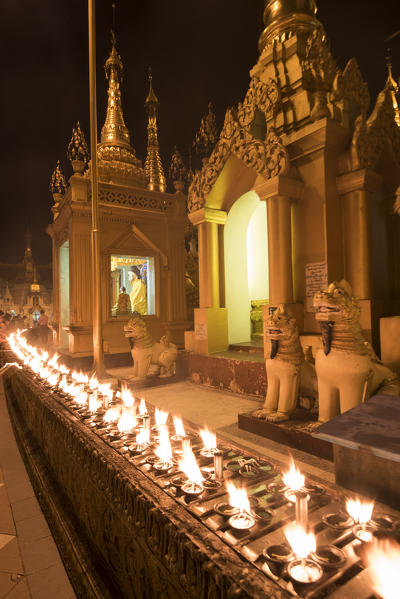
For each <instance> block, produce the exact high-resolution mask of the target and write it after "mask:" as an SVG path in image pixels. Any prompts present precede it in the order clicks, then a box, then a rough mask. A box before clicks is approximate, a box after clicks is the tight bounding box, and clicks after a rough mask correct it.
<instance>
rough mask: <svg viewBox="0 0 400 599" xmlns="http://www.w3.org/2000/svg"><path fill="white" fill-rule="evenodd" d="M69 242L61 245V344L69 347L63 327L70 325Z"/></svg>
mask: <svg viewBox="0 0 400 599" xmlns="http://www.w3.org/2000/svg"><path fill="white" fill-rule="evenodd" d="M69 323H70V322H69V242H68V241H66V242H65V243H64V244H63V245H62V246H61V247H60V346H61V347H68V333H67V332H66V331H64V329H63V327H64V326H67V325H69Z"/></svg>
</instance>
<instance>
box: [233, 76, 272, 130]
mask: <svg viewBox="0 0 400 599" xmlns="http://www.w3.org/2000/svg"><path fill="white" fill-rule="evenodd" d="M280 99H281V93H280V89H279V85H278V82H277V81H276V79H272V78H271V77H270V78H269V79H268V80H267V82H266V83H263V82H262V81H261V80H260V79H259V78H258V77H253V78H252V80H251V82H250V87H249V89H248V91H247V94H246V96H245V99H244V101H243V102H240V103H239V105H238V114H237V116H238V121H239V123H240V124H241V126H242V127H244V128H245V129H248V128H249V127H250V126H251V125H252V123H253V121H254V117H255V112H256V109H257V108H258V109H259V110H261V111H262V112H263V113H264V115H265V120H266V121H268V120H269V119H270V118H271V117H272V116H274V114H275V112H276V110H277V107H278V105H279V102H280Z"/></svg>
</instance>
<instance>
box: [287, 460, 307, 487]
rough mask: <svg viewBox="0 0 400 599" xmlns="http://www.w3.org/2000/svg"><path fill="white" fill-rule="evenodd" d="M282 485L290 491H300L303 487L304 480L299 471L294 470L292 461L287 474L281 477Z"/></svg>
mask: <svg viewBox="0 0 400 599" xmlns="http://www.w3.org/2000/svg"><path fill="white" fill-rule="evenodd" d="M282 480H283V482H284V484H285V485H286V486H287V487H289V489H291V490H292V491H300V489H302V488H303V487H304V483H305V478H304V476H303V475H302V474H301V473H300V470H298V468H296V466H295V463H294V462H293V459H292V461H291V464H290V468H289V470H288V472H285V473H284V474H283V476H282Z"/></svg>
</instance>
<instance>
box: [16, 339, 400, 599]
mask: <svg viewBox="0 0 400 599" xmlns="http://www.w3.org/2000/svg"><path fill="white" fill-rule="evenodd" d="M8 340H9V344H10V347H11V349H12V351H13V352H14V353H15V354H16V355H17V356H18V358H19V359H20V360H21V361H22V362H23V363H24V365H25V366H27V367H29V368H30V369H31V370H32V371H33V372H34V373H35V374H37V375H38V376H39V377H40V378H42V379H43V380H44V381H46V382H47V383H48V384H49V385H50V386H52V387H54V388H58V389H59V390H61V391H62V392H63V393H64V394H66V395H69V396H70V397H71V398H72V399H73V400H74V401H75V402H76V403H77V405H78V406H80V407H82V408H84V409H86V410H87V411H88V412H90V413H91V414H93V415H95V414H96V412H97V411H98V410H100V409H101V408H102V409H103V410H105V413H104V416H103V419H104V422H105V424H106V425H112V424H116V427H117V429H118V431H119V433H120V434H121V436H123V435H130V434H131V433H132V432H133V431H134V430H135V429H136V431H137V433H136V449H137V451H138V452H142V451H145V450H146V449H147V448H148V447H149V446H150V439H151V436H150V435H151V430H150V416H149V414H148V412H147V407H146V403H145V401H144V399H142V400H141V401H140V403H139V407H138V409H139V417H140V419H141V423H142V424H141V426H140V427H139V426H138V424H139V423H138V417H137V410H136V402H135V398H134V396H133V395H132V393H131V391H130V390H129V389H128V388H123V389H122V390H121V391H120V392H119V391H117V392H115V391H114V390H113V389H112V388H111V385H110V384H102V383H100V382H99V381H98V380H97V379H96V377H95V376H92V377H91V378H89V377H88V375H86V374H83V373H78V372H76V371H70V370H69V369H68V368H67V367H66V366H65V365H63V364H60V363H59V357H58V356H57V354H54V355H53V356H52V357H51V358H50V356H49V354H48V353H47V352H45V351H39V350H37V349H36V348H35V347H33V346H31V345H29V344H28V343H27V341H26V339H25V338H24V336H23V335H22V331H17V332H16V333H12V334H11V335H10V336H9V339H8ZM115 400H116V401H119V402H120V403H119V404H118V405H112V404H113V402H114V401H115ZM154 416H155V428H156V430H157V434H158V445H157V446H156V447H155V449H154V454H155V456H156V457H157V461H155V462H154V464H153V466H154V468H155V469H156V470H160V471H167V470H169V469H170V468H171V467H172V466H173V451H172V446H171V439H172V441H181V442H182V449H181V452H180V457H179V459H178V468H179V471H180V472H182V473H183V474H184V475H185V476H186V478H187V481H186V482H185V483H184V484H183V485H182V490H183V492H184V493H187V494H189V495H192V496H197V495H200V494H201V493H202V492H203V491H204V486H203V483H204V476H203V473H202V471H201V469H200V467H199V465H198V463H197V461H196V457H195V455H194V453H193V451H192V448H191V443H190V438H189V437H188V436H187V434H186V432H185V429H184V426H183V422H182V419H181V418H179V417H177V416H174V417H173V422H174V427H175V435H173V436H172V437H171V439H170V437H169V431H168V427H167V420H168V413H167V412H164V411H162V410H159V409H158V408H156V410H155V414H154ZM200 436H201V438H202V440H203V449H202V450H201V452H200V453H201V454H202V455H203V456H205V457H209V458H214V478H215V479H216V480H219V481H220V482H221V484H222V480H223V466H222V454H221V453H220V452H219V450H218V447H217V442H216V436H215V435H214V434H213V433H211V432H210V431H209V430H208V429H207V428H205V429H203V430H201V431H200ZM282 480H283V484H284V489H283V490H284V493H285V496H286V498H287V500H288V501H290V502H291V503H293V504H295V505H296V521H295V522H294V523H292V524H290V525H288V526H287V527H286V528H285V530H284V532H285V536H286V539H287V541H288V543H289V545H290V547H291V549H292V552H293V554H294V557H295V559H294V560H293V561H292V562H291V564H290V567H288V571H289V573H290V575H291V577H292V578H293V579H294V580H295V581H297V582H301V583H310V582H315V581H316V580H318V579H319V578H320V577H321V576H322V570H321V568H320V566H319V565H318V564H317V563H316V562H315V561H313V559H312V558H311V557H310V556H312V555H313V554H314V553H315V551H316V538H315V535H313V534H312V533H311V532H309V531H308V501H309V495H308V493H307V489H306V488H305V477H304V476H303V475H302V474H301V473H300V471H299V470H298V469H297V468H296V467H295V465H294V463H293V461H292V464H291V467H290V469H289V470H288V472H286V473H284V474H283V476H282ZM225 484H226V488H227V491H228V495H229V504H230V506H231V507H232V508H233V510H235V511H234V512H233V511H232V512H231V513H232V515H231V516H230V518H229V524H230V526H231V527H232V528H235V529H239V530H244V529H249V528H251V527H253V526H254V525H255V523H256V519H255V518H254V514H253V513H252V510H251V507H250V502H249V497H248V494H247V490H246V488H245V487H241V488H238V487H237V486H236V485H235V484H234V483H232V482H230V481H225ZM373 507H374V504H373V502H362V501H360V500H359V499H349V500H348V501H347V503H346V509H347V512H348V514H349V516H350V517H351V518H352V520H353V522H354V524H355V526H354V528H353V532H354V535H355V536H356V538H357V539H358V540H359V541H361V542H363V543H368V550H367V551H366V552H365V559H366V561H367V564H368V565H369V566H370V568H371V574H372V577H373V580H374V586H375V590H376V592H378V593H379V594H380V596H381V597H382V598H383V599H394V598H395V597H398V592H397V585H396V584H394V583H393V581H395V579H396V577H397V572H398V571H399V569H400V548H399V546H398V545H397V544H395V543H394V542H393V541H390V540H377V539H376V538H375V537H374V526H373V522H372V512H373Z"/></svg>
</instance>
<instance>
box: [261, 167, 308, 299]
mask: <svg viewBox="0 0 400 599" xmlns="http://www.w3.org/2000/svg"><path fill="white" fill-rule="evenodd" d="M255 191H256V193H257V194H258V196H259V198H260V200H262V201H265V202H267V219H268V265H269V266H268V270H269V303H270V305H271V306H276V305H278V304H292V303H293V247H292V246H293V244H292V216H291V210H292V209H291V204H292V201H293V200H297V199H300V198H301V196H302V193H303V183H302V182H301V181H298V180H295V179H289V178H288V177H284V176H281V175H280V176H277V177H273V178H272V179H269V180H268V181H265V183H262V184H261V185H258V186H257V187H256V188H255Z"/></svg>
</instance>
